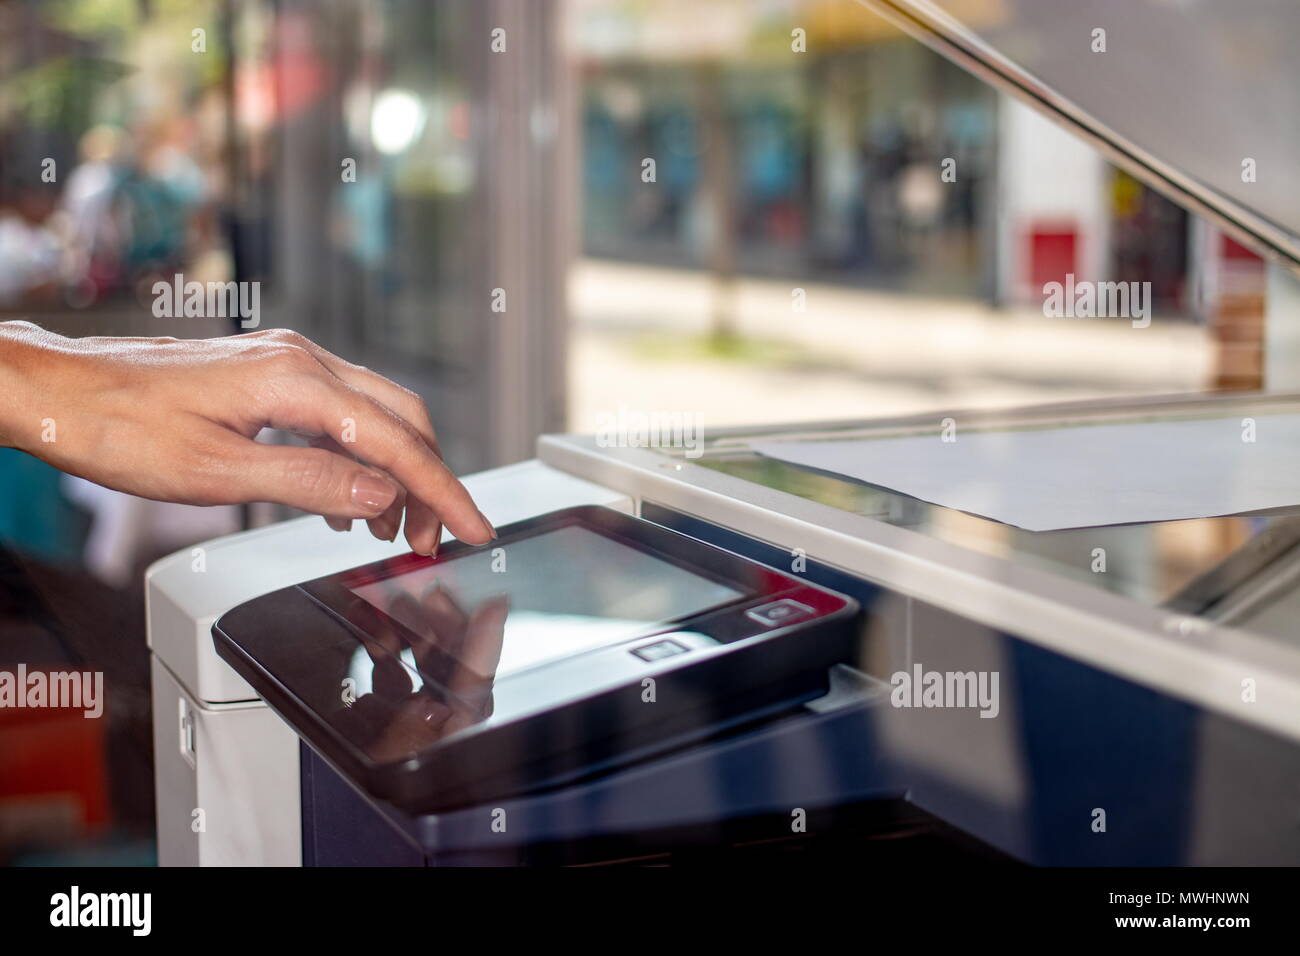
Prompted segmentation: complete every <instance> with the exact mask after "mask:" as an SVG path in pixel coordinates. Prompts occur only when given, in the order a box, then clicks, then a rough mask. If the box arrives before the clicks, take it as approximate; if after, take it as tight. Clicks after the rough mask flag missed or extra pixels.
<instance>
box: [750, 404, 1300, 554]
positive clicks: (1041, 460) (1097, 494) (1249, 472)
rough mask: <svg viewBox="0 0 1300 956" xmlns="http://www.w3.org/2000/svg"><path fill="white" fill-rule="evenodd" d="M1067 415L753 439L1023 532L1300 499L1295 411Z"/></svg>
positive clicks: (758, 446)
mask: <svg viewBox="0 0 1300 956" xmlns="http://www.w3.org/2000/svg"><path fill="white" fill-rule="evenodd" d="M1253 422H1254V426H1253V428H1254V435H1253V438H1254V440H1253V441H1246V440H1243V435H1245V436H1246V437H1250V434H1249V428H1250V426H1249V425H1248V424H1247V423H1245V422H1244V421H1243V419H1242V418H1235V417H1234V418H1213V419H1193V420H1181V421H1179V420H1166V421H1143V422H1132V423H1125V424H1108V425H1065V426H1062V427H1060V428H1025V429H1008V430H1005V431H989V432H981V431H974V430H972V431H969V432H963V431H962V430H961V425H960V423H958V425H957V431H956V440H955V441H952V442H944V441H942V440H941V438H940V435H939V433H938V432H937V431H936V432H935V433H934V434H931V435H925V436H919V437H904V438H876V439H871V438H861V439H852V440H843V441H841V440H832V441H759V442H755V443H753V446H752V447H753V449H754V450H755V451H757V452H758V453H759V454H762V455H766V456H768V457H769V458H777V459H780V460H782V461H787V462H791V463H793V464H796V465H803V466H805V467H808V468H818V469H821V470H823V471H829V472H834V473H836V474H840V475H845V476H847V477H849V478H855V479H857V480H859V481H864V482H868V483H870V484H873V485H879V486H881V487H884V488H888V489H890V490H892V491H898V492H902V493H903V494H906V495H911V496H912V497H915V498H920V499H921V500H923V501H928V502H931V503H933V504H937V505H943V506H944V507H948V508H956V509H959V510H961V511H968V512H971V513H972V514H977V515H981V516H983V517H986V518H993V519H995V520H997V521H1002V522H1005V523H1007V524H1010V525H1015V526H1016V527H1018V528H1025V529H1027V530H1029V531H1053V530H1058V529H1062V528H1086V527H1095V526H1099V525H1110V524H1127V523H1130V522H1146V521H1169V520H1175V519H1180V518H1207V517H1214V516H1218V515H1229V514H1238V513H1241V512H1247V511H1261V510H1265V509H1271V508H1289V507H1294V506H1297V505H1300V415H1295V414H1269V415H1259V416H1257V417H1255V418H1254V419H1253Z"/></svg>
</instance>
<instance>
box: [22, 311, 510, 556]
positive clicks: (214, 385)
mask: <svg viewBox="0 0 1300 956" xmlns="http://www.w3.org/2000/svg"><path fill="white" fill-rule="evenodd" d="M265 427H271V428H280V429H284V430H286V431H289V432H293V433H294V434H297V435H299V436H301V437H303V438H305V439H307V441H308V442H309V443H310V444H311V445H312V446H314V447H310V448H299V447H289V446H283V445H264V444H259V443H258V442H256V441H254V440H253V439H254V437H255V436H256V435H257V433H258V432H260V431H261V430H262V429H263V428H265ZM0 445H4V446H9V447H13V448H19V449H21V450H23V451H26V452H28V453H30V454H32V455H35V456H36V457H37V458H40V459H41V460H43V461H46V462H48V463H49V464H51V465H53V466H54V467H56V468H59V469H61V470H62V471H65V472H68V473H69V474H73V475H78V476H80V477H82V478H86V479H89V480H90V481H93V482H95V483H97V484H101V485H105V486H107V487H109V488H115V489H117V490H118V491H124V492H127V493H129V494H133V495H139V496H141V497H144V498H153V499H156V500H158V501H177V502H183V503H186V504H198V505H217V504H238V503H243V502H250V501H272V502H277V503H280V504H285V505H291V506H293V507H295V508H300V509H302V510H303V511H310V512H313V513H315V514H319V515H324V516H325V519H326V521H328V522H329V524H330V527H332V528H334V529H335V530H347V529H348V528H349V527H351V524H352V519H354V518H365V519H367V520H368V521H369V523H370V529H371V531H372V532H373V533H374V534H375V535H376V536H378V537H380V538H383V539H385V540H392V539H393V538H395V537H396V535H397V529H398V526H399V525H400V524H401V519H402V511H403V508H405V511H406V525H405V528H406V540H407V541H408V542H409V543H410V545H411V549H412V550H414V551H416V552H418V553H420V554H430V553H432V552H433V550H434V548H435V547H436V546H437V543H438V539H439V537H440V536H441V526H442V525H443V524H445V525H446V526H447V529H448V530H449V531H451V533H452V534H454V535H455V536H456V537H458V538H460V539H461V540H463V541H467V542H470V543H471V544H483V543H486V542H487V541H490V540H491V539H492V538H493V537H495V536H496V532H495V531H494V530H493V528H492V525H491V524H489V523H488V521H487V519H486V518H485V517H483V514H482V513H481V512H480V511H479V510H478V508H477V507H476V506H475V504H474V502H473V500H472V499H471V498H470V496H469V492H467V491H466V490H465V487H464V486H463V485H462V484H461V483H460V482H459V481H458V480H457V479H456V477H455V476H454V475H453V474H452V473H451V472H450V471H449V470H448V469H447V466H446V465H444V464H443V462H442V457H441V454H440V452H439V450H438V441H437V439H436V438H435V437H434V433H433V426H432V424H431V423H430V421H429V414H428V411H427V410H426V409H425V407H424V403H423V402H422V401H421V400H420V399H419V397H418V396H416V395H415V394H413V393H411V392H409V391H407V390H406V389H404V388H401V387H400V386H398V385H395V384H394V383H392V382H390V381H388V380H387V379H386V378H384V377H383V376H380V375H376V374H375V373H374V372H371V371H370V370H369V369H365V368H362V367H360V366H357V365H350V364H349V363H347V362H345V361H343V360H342V359H340V358H338V357H336V356H334V355H331V354H330V353H329V352H327V351H325V350H324V349H322V348H321V347H320V346H318V345H315V344H314V343H312V342H311V341H309V340H307V339H306V338H304V337H303V336H301V335H299V334H297V333H296V332H289V331H284V330H270V331H265V332H254V333H251V334H248V335H235V336H230V337H228V338H219V339H194V340H188V341H181V340H177V339H172V338H158V339H147V338H82V339H68V338H63V337H62V336H58V335H55V334H53V333H50V332H46V331H45V330H43V329H41V328H39V327H37V326H35V325H32V324H31V323H29V322H4V323H0ZM363 463H364V464H363Z"/></svg>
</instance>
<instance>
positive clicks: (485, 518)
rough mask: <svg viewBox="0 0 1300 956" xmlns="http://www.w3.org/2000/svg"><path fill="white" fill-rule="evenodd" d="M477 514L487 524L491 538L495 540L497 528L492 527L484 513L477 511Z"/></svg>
mask: <svg viewBox="0 0 1300 956" xmlns="http://www.w3.org/2000/svg"><path fill="white" fill-rule="evenodd" d="M478 516H479V517H480V518H482V519H483V523H484V524H485V525H487V529H488V531H489V532H490V533H491V535H492V540H493V541H495V540H496V538H497V529H496V528H494V527H492V522H491V521H488V519H487V515H485V514H484V513H483V512H481V511H480V512H479V513H478Z"/></svg>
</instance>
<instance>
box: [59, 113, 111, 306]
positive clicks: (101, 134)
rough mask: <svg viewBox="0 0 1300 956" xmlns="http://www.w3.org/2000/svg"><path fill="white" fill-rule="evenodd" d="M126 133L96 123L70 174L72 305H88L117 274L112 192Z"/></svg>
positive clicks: (68, 213) (65, 204) (67, 207)
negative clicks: (78, 160)
mask: <svg viewBox="0 0 1300 956" xmlns="http://www.w3.org/2000/svg"><path fill="white" fill-rule="evenodd" d="M124 145H125V135H124V134H123V132H122V131H121V130H120V129H118V128H117V127H115V126H107V125H101V126H95V127H93V128H91V129H90V130H88V131H87V132H86V133H84V134H83V135H82V137H81V140H80V142H79V144H78V149H77V151H78V155H79V156H80V160H81V161H80V162H79V163H78V165H77V166H76V167H75V168H74V169H73V170H72V172H71V173H69V174H68V181H67V186H66V188H65V189H64V193H63V204H62V208H63V212H64V214H65V216H66V217H67V223H68V245H69V248H68V262H67V266H66V278H67V281H68V284H69V286H70V289H71V290H72V292H71V297H72V300H73V304H74V305H88V304H90V302H92V301H94V299H96V298H98V296H99V294H100V293H102V292H103V291H105V290H107V289H109V288H111V287H112V285H113V284H114V282H115V279H116V277H117V274H118V269H119V255H118V247H119V245H120V243H121V237H120V235H119V234H118V229H117V223H116V222H115V221H114V217H113V195H114V193H115V192H116V190H117V185H118V183H119V181H120V180H121V177H122V173H123V170H122V165H121V162H122V151H123V148H124Z"/></svg>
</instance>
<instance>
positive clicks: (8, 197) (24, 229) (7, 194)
mask: <svg viewBox="0 0 1300 956" xmlns="http://www.w3.org/2000/svg"><path fill="white" fill-rule="evenodd" d="M55 190H56V187H55V186H53V185H52V184H48V183H42V182H41V181H40V177H39V174H37V173H31V174H26V173H21V172H11V173H10V174H9V175H8V176H7V177H5V182H4V186H3V191H2V192H0V305H4V306H14V305H31V304H38V303H44V302H49V301H54V300H55V299H56V297H57V294H58V288H59V268H60V263H61V260H62V258H63V243H62V242H61V241H60V239H59V236H58V233H57V232H56V230H55V229H54V228H53V226H52V225H51V222H50V217H51V214H52V213H53V212H54V208H55V202H56V196H57V194H56V192H55Z"/></svg>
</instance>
